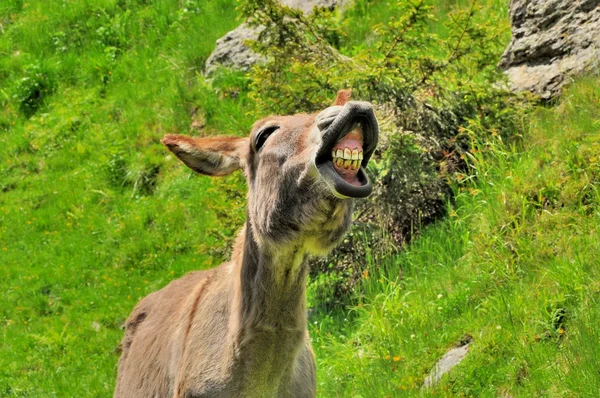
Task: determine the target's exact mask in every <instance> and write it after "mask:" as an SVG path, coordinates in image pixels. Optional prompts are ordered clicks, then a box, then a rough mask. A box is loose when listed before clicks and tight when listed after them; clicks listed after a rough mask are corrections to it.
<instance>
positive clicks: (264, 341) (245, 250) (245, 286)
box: [229, 219, 308, 397]
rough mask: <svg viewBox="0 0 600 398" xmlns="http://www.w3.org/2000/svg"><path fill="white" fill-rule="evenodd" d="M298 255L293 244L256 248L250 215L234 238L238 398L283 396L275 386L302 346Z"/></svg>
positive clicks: (302, 262)
mask: <svg viewBox="0 0 600 398" xmlns="http://www.w3.org/2000/svg"><path fill="white" fill-rule="evenodd" d="M304 257H305V255H304V253H301V252H300V250H299V249H293V248H292V249H287V250H276V251H275V252H274V253H273V252H271V251H265V250H260V248H259V245H258V244H257V242H256V240H255V239H254V237H253V236H252V227H251V224H250V219H248V221H247V223H246V226H245V227H244V230H243V231H242V232H241V233H240V235H239V236H238V241H237V242H236V246H235V249H234V253H233V258H232V264H233V268H232V271H234V272H233V275H232V280H233V282H232V283H234V295H233V302H232V308H231V316H230V325H229V326H230V327H229V330H230V340H229V341H230V343H231V346H230V347H231V348H232V349H233V351H232V354H233V356H234V359H233V361H234V367H235V369H237V370H236V372H239V374H240V375H243V376H242V377H241V380H242V381H241V383H242V384H241V385H240V390H243V391H245V394H244V396H256V397H272V396H276V395H281V394H284V395H285V394H288V395H289V391H288V392H283V393H282V392H281V391H279V389H280V388H281V386H284V385H286V383H289V380H290V379H291V377H292V374H293V373H294V372H295V369H296V368H297V361H298V355H300V352H301V349H302V348H303V347H304V348H305V349H306V347H307V345H308V340H307V338H308V334H307V330H306V326H307V321H306V316H307V315H306V294H305V291H306V274H307V264H306V259H305V258H304ZM286 380H287V381H286ZM282 383H283V384H282ZM285 388H287V387H285ZM278 391H279V392H278Z"/></svg>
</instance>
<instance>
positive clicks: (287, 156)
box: [162, 91, 378, 254]
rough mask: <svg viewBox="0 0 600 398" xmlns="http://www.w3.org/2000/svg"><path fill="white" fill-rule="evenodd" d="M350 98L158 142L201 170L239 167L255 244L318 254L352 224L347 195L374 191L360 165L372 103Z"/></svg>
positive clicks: (370, 146)
mask: <svg viewBox="0 0 600 398" xmlns="http://www.w3.org/2000/svg"><path fill="white" fill-rule="evenodd" d="M348 98H349V91H340V92H339V93H338V96H337V98H336V101H335V105H334V106H331V107H329V108H327V109H325V110H323V111H322V112H320V113H315V114H298V115H293V116H271V117H267V118H265V119H262V120H260V121H258V122H256V123H255V124H254V126H253V128H252V132H251V133H250V136H249V137H245V138H237V137H206V138H190V137H186V136H181V135H167V136H166V137H165V138H164V139H163V140H162V142H163V143H164V144H165V145H166V146H167V147H168V148H169V149H170V150H171V151H172V152H173V153H174V154H175V155H176V156H177V157H178V158H179V159H181V160H182V161H183V162H184V163H185V164H186V165H187V166H188V167H190V168H191V169H192V170H194V171H196V172H198V173H200V174H206V175H211V176H222V175H227V174H229V173H231V172H233V171H234V170H237V169H243V170H244V173H245V175H246V179H247V180H248V188H249V192H248V223H249V226H251V227H252V232H253V234H254V236H255V237H256V238H257V240H258V243H259V244H261V245H269V246H270V245H287V244H292V245H295V246H298V245H301V246H303V248H304V249H305V250H307V251H308V252H310V253H313V254H323V253H326V252H328V251H329V250H331V249H332V248H333V247H334V246H335V245H336V244H337V243H338V242H339V240H340V239H341V237H342V236H343V234H344V233H345V232H346V231H347V229H348V228H349V226H350V222H351V218H352V200H351V198H362V197H366V196H368V195H369V194H370V193H371V190H372V186H371V183H370V182H369V179H368V178H367V175H366V173H365V167H366V166H367V163H368V162H369V158H370V157H371V155H372V154H373V151H374V150H375V147H376V145H377V139H378V126H377V120H376V119H375V114H374V112H373V108H372V106H371V105H370V104H369V103H366V102H357V101H349V102H348Z"/></svg>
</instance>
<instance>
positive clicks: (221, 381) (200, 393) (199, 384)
mask: <svg viewBox="0 0 600 398" xmlns="http://www.w3.org/2000/svg"><path fill="white" fill-rule="evenodd" d="M243 337H244V338H243V339H241V340H240V341H239V344H237V345H236V346H235V347H234V349H233V352H232V353H231V355H232V357H231V362H230V367H229V368H228V369H223V371H222V372H214V370H212V369H211V370H208V369H204V370H202V369H196V370H197V371H199V372H198V373H197V374H195V375H190V376H192V377H189V378H188V382H189V384H188V383H186V384H187V387H186V388H185V389H184V391H185V393H184V395H182V397H185V398H192V397H194V398H199V397H295V396H297V397H305V396H310V395H306V394H304V393H302V392H301V391H298V395H296V394H295V393H294V391H295V390H296V389H297V387H296V386H297V385H303V384H306V383H307V380H301V379H302V378H303V377H305V375H306V374H310V373H311V371H312V369H314V362H311V361H312V354H311V353H310V348H309V346H308V342H307V340H306V337H307V334H306V331H305V330H298V331H287V332H286V333H281V332H280V331H279V332H277V333H275V332H274V331H265V330H261V331H253V332H252V333H249V334H248V335H247V336H243ZM307 356H308V357H310V360H307V359H306V358H307ZM310 383H314V381H313V380H311V381H309V384H310Z"/></svg>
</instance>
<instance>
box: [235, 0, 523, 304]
mask: <svg viewBox="0 0 600 398" xmlns="http://www.w3.org/2000/svg"><path fill="white" fill-rule="evenodd" d="M398 7H400V12H399V13H398V16H397V17H392V18H391V20H390V21H389V22H388V23H387V24H385V25H383V24H381V25H378V26H376V27H375V28H374V43H373V45H370V46H366V47H360V48H354V49H352V51H351V53H352V54H353V56H352V57H348V56H346V55H344V54H342V53H341V52H340V51H339V50H338V48H339V46H340V42H341V39H340V33H339V32H340V27H341V24H343V23H344V22H341V21H340V19H339V18H338V16H337V15H336V14H335V12H331V11H328V10H324V9H321V10H317V11H316V12H314V13H313V14H311V15H309V16H305V15H303V14H302V13H301V12H300V11H297V10H293V9H290V8H287V7H282V6H280V5H279V4H278V2H277V1H275V0H266V1H263V0H260V1H259V0H247V1H245V2H243V3H242V5H241V7H240V8H241V11H242V13H243V14H244V16H245V17H247V18H248V20H249V22H250V23H251V24H261V25H264V26H265V29H264V30H262V32H261V33H260V35H259V38H258V40H257V42H256V43H253V44H252V46H253V48H254V49H255V50H256V51H258V52H259V53H260V54H261V55H263V57H264V59H266V61H265V62H264V63H262V64H258V65H256V66H255V67H254V68H253V70H252V72H251V82H250V93H249V97H250V98H251V99H252V100H253V102H254V104H256V108H255V113H257V115H256V116H257V117H258V116H261V115H259V114H258V113H259V112H260V114H264V113H265V112H266V113H278V114H286V113H294V112H297V110H298V109H302V110H304V111H309V112H310V111H317V110H320V109H323V108H324V107H326V106H329V104H330V101H331V99H332V98H333V97H334V96H335V93H336V91H338V90H339V89H343V88H349V87H350V88H352V89H353V92H354V97H355V98H359V99H363V100H368V101H371V102H373V103H374V104H376V108H377V113H378V118H379V120H380V122H381V126H380V130H381V144H380V147H379V149H378V151H377V153H376V157H375V159H374V162H372V163H373V166H372V167H371V169H370V170H369V172H370V173H371V175H372V176H373V177H374V180H375V181H377V184H376V189H375V191H374V194H373V195H372V196H371V198H369V200H367V201H362V202H361V203H359V204H358V208H357V210H356V216H355V218H356V219H357V222H356V223H355V226H354V227H353V230H352V233H351V234H350V237H349V238H348V239H347V240H346V241H345V242H344V244H342V245H341V246H340V247H339V248H338V249H336V250H335V251H334V252H333V253H332V254H331V255H330V256H329V257H328V258H326V259H321V260H315V261H314V262H313V268H312V269H313V271H314V274H313V280H314V281H317V282H315V283H317V285H316V286H321V287H322V290H323V292H322V293H324V294H322V295H323V296H328V297H331V296H332V295H333V296H334V297H333V298H332V299H331V300H329V301H328V302H329V303H330V304H334V305H335V304H339V303H344V302H347V301H348V299H349V294H350V293H351V292H352V291H353V288H354V286H355V285H356V283H357V282H358V281H359V280H360V276H361V275H362V274H363V272H364V271H365V267H366V264H367V258H366V255H367V253H369V254H368V255H369V256H373V257H374V258H380V257H385V256H387V255H389V253H390V252H393V251H395V250H398V249H399V248H400V247H401V245H402V244H404V243H405V242H407V241H409V240H410V239H411V237H412V236H413V235H414V234H415V233H417V232H418V231H419V230H420V228H421V226H422V225H424V224H427V223H430V222H432V221H434V220H436V219H437V218H439V217H440V216H441V215H443V214H444V211H445V207H446V201H447V200H448V198H449V195H450V192H451V190H450V189H449V186H448V182H450V181H451V180H452V178H453V173H454V172H455V171H456V170H461V169H462V168H463V167H464V165H465V163H464V161H463V157H464V156H465V153H466V152H467V151H469V143H470V138H469V137H468V136H466V135H464V134H462V133H461V131H463V128H464V127H468V128H469V131H474V130H476V131H477V132H478V133H480V134H484V135H485V134H488V132H489V134H492V133H493V134H498V132H500V133H501V134H502V135H503V136H504V137H506V138H507V139H510V138H511V137H513V136H515V133H516V131H517V127H518V120H519V115H518V112H517V111H515V110H514V109H515V107H514V106H511V105H512V102H513V101H516V99H515V98H514V97H513V96H512V95H510V94H507V93H505V92H504V91H502V90H501V89H499V88H498V87H497V86H498V85H497V84H492V83H494V82H497V81H500V80H501V76H500V74H499V72H498V71H497V68H496V63H497V60H498V58H499V56H500V54H501V52H502V49H503V43H502V40H501V37H502V31H501V28H499V27H498V26H497V25H494V22H493V21H486V20H485V18H484V17H483V16H482V13H481V8H480V7H478V6H477V2H475V1H473V2H472V3H471V6H470V7H469V8H468V9H466V10H459V11H455V12H453V13H452V14H451V15H450V18H449V23H448V26H447V30H448V33H447V35H445V36H444V37H440V36H438V35H436V34H435V33H432V32H430V31H429V29H428V26H429V25H430V24H431V22H432V20H433V19H434V16H433V12H432V6H431V5H430V2H429V1H426V0H409V1H402V2H398ZM357 236H360V239H357V238H356V237H357ZM320 273H329V274H330V277H329V278H324V277H320V276H318V274H320ZM332 292H333V293H332ZM315 294H317V295H320V294H321V293H319V292H317V293H315Z"/></svg>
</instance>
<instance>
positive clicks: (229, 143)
mask: <svg viewBox="0 0 600 398" xmlns="http://www.w3.org/2000/svg"><path fill="white" fill-rule="evenodd" d="M161 142H162V143H163V144H165V145H166V146H167V148H169V150H170V151H171V152H173V153H174V154H175V156H177V157H178V158H179V159H180V160H181V161H182V162H183V163H185V165H186V166H188V167H189V168H190V169H192V170H194V171H195V172H197V173H200V174H205V175H209V176H224V175H227V174H230V173H232V172H233V171H235V170H238V169H241V168H242V167H243V166H244V164H245V162H246V156H247V153H248V149H249V139H248V138H247V137H246V138H238V137H203V138H192V137H187V136H185V135H178V134H167V135H166V136H165V137H164V138H163V139H162V140H161Z"/></svg>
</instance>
